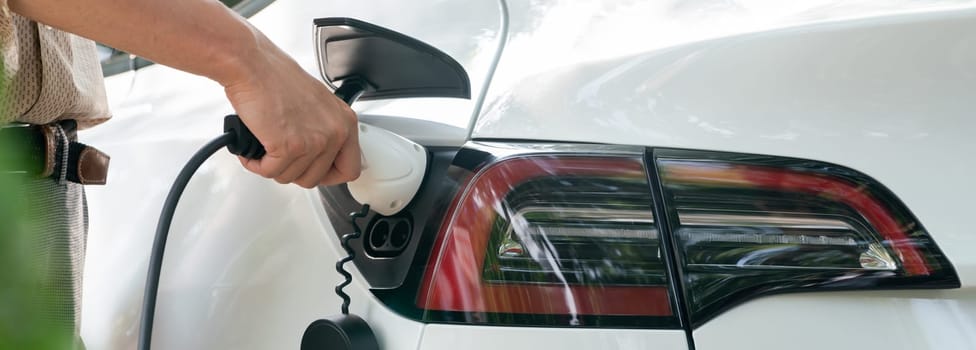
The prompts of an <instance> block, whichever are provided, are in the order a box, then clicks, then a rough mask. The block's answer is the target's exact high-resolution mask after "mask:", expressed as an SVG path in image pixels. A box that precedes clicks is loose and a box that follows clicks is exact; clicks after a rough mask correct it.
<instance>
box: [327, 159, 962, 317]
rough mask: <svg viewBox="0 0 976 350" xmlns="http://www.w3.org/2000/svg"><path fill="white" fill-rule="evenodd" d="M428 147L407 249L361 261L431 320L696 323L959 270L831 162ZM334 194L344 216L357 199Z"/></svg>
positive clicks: (937, 279)
mask: <svg viewBox="0 0 976 350" xmlns="http://www.w3.org/2000/svg"><path fill="white" fill-rule="evenodd" d="M431 159H433V160H434V161H433V162H432V164H433V165H432V166H431V169H430V170H429V171H430V172H429V176H431V180H429V181H428V182H427V183H425V185H424V186H425V189H424V191H422V193H421V196H420V197H419V199H418V200H415V201H414V203H412V204H411V205H410V206H409V207H408V208H407V211H406V212H404V213H401V214H398V215H399V216H402V217H401V218H400V219H402V220H407V221H409V222H411V223H412V224H413V225H412V230H413V231H412V232H411V234H410V235H408V236H407V237H410V238H409V242H406V243H404V245H403V246H404V249H403V253H402V254H400V255H394V256H380V255H379V254H375V253H374V252H371V251H370V250H368V249H365V248H363V250H362V253H363V254H359V255H358V256H357V260H355V261H354V262H355V263H356V266H357V267H358V268H359V269H360V271H363V275H364V276H365V277H366V280H367V281H368V282H369V283H370V285H371V287H372V288H373V290H372V291H373V294H374V295H376V296H377V297H378V298H379V299H380V300H382V301H383V303H384V304H385V305H387V306H389V307H391V308H393V309H394V310H396V311H397V312H399V313H400V314H401V315H404V316H405V317H409V318H411V319H415V320H420V321H423V322H437V323H463V324H490V325H528V326H583V327H625V328H633V327H640V328H664V329H677V328H685V329H686V330H687V329H690V328H691V327H697V326H698V325H701V324H703V323H704V322H706V321H708V320H709V319H710V318H712V317H714V316H715V315H718V314H719V313H721V312H722V311H724V310H726V309H728V308H731V307H734V306H735V305H737V304H739V303H742V302H744V301H747V300H750V299H753V298H756V297H758V296H761V295H767V294H771V293H783V292H814V291H822V290H865V289H900V288H913V289H918V288H932V289H935V288H958V287H959V285H960V283H959V277H958V276H957V275H956V273H955V271H954V269H953V268H952V265H951V264H950V263H949V261H948V259H947V258H946V257H945V256H944V255H943V254H942V252H941V251H940V250H939V248H938V246H936V244H935V242H934V241H933V240H932V238H931V236H929V234H928V233H927V232H926V231H925V229H924V228H923V227H922V225H921V223H919V221H918V220H917V219H915V218H914V217H913V216H912V214H911V212H910V211H909V210H908V208H906V207H905V205H904V204H902V203H901V202H900V201H899V200H898V199H897V198H896V197H895V196H894V195H893V194H892V193H891V192H889V191H888V190H887V189H885V187H884V186H882V185H881V184H880V183H878V182H877V181H875V180H874V179H872V178H870V177H868V176H865V175H863V174H861V173H859V172H857V171H855V170H852V169H848V168H845V167H842V166H838V165H834V164H827V163H822V162H816V161H810V160H801V159H791V158H783V157H771V156H759V155H745V154H733V153H724V152H707V151H687V150H670V149H648V148H643V147H626V146H601V145H552V144H503V143H481V142H474V143H471V144H469V145H467V146H466V147H465V148H463V149H461V150H460V151H458V150H446V151H442V152H441V153H435V154H434V155H433V156H432V157H431ZM438 181H439V182H438ZM325 194H326V195H329V197H328V198H329V199H328V200H327V203H328V205H329V206H330V208H332V209H331V210H330V211H329V214H330V217H331V218H332V220H334V223H340V224H342V223H347V222H348V221H347V217H346V216H345V215H346V213H349V212H351V211H354V210H356V208H358V207H359V204H358V203H355V201H354V200H353V199H352V198H351V197H350V196H349V195H348V192H347V191H345V189H344V188H341V187H334V188H330V189H329V190H328V191H327V192H325ZM381 219H383V218H380V217H379V215H378V214H373V215H372V216H371V217H368V218H366V219H364V220H363V221H365V222H369V223H370V224H369V227H370V228H375V225H380V224H382V223H383V222H384V221H383V220H381ZM346 226H347V227H342V226H341V225H340V226H337V228H336V232H349V230H350V229H351V228H350V227H348V224H346ZM376 231H382V232H387V231H388V229H383V230H376ZM369 232H372V231H370V230H367V236H368V235H369ZM364 238H365V241H366V242H372V241H371V240H370V238H374V239H375V238H377V237H364ZM379 238H382V237H379Z"/></svg>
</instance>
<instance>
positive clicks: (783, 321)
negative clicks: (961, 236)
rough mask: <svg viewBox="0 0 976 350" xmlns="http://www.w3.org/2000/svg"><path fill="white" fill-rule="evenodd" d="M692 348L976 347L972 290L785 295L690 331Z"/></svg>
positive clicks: (975, 296)
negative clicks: (692, 342) (692, 339)
mask: <svg viewBox="0 0 976 350" xmlns="http://www.w3.org/2000/svg"><path fill="white" fill-rule="evenodd" d="M694 335H695V345H696V349H703V350H708V349H723V350H725V349H729V350H735V349H796V350H822V349H886V350H887V349H890V350H917V349H953V350H972V349H976V293H974V291H973V290H972V289H956V290H938V291H889V292H869V293H861V292H844V293H840V292H836V293H810V294H787V295H779V296H773V297H766V298H763V299H759V300H756V301H752V302H748V303H745V304H743V305H739V306H737V307H735V308H733V309H731V310H729V311H728V312H726V313H724V314H722V315H721V316H719V317H717V318H715V319H713V320H711V321H709V322H708V323H706V324H705V325H703V326H701V327H700V328H698V329H697V330H695V333H694Z"/></svg>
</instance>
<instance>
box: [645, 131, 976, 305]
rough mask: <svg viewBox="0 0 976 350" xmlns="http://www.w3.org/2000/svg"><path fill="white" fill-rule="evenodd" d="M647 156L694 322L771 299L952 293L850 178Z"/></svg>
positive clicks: (917, 235)
mask: <svg viewBox="0 0 976 350" xmlns="http://www.w3.org/2000/svg"><path fill="white" fill-rule="evenodd" d="M655 155H656V157H655V160H656V167H657V170H658V173H659V179H660V184H661V187H662V193H663V195H664V202H665V203H666V206H667V209H668V210H667V212H668V221H669V223H670V230H671V232H672V233H673V236H674V237H675V242H676V248H677V249H676V250H677V253H678V254H677V255H678V256H679V259H680V264H681V266H682V270H683V277H684V285H685V290H686V292H687V295H688V300H687V302H688V305H689V309H690V310H689V311H690V313H691V319H692V320H693V322H694V323H701V322H704V321H705V320H706V319H707V318H709V317H711V316H713V315H714V314H716V313H717V312H719V311H721V310H723V309H725V308H728V307H730V306H732V305H734V304H736V303H738V302H741V301H744V300H746V299H747V298H749V297H751V296H754V295H757V294H764V293H770V292H776V291H790V290H794V291H813V290H818V289H828V288H829V289H865V288H872V287H887V288H924V287H938V286H942V287H955V286H958V283H959V282H958V279H957V278H956V276H955V273H954V271H953V269H952V266H951V265H950V264H949V263H948V261H946V259H945V257H944V256H943V255H942V253H941V252H940V251H939V249H938V247H937V246H936V245H935V243H934V242H933V241H932V240H931V238H930V237H929V236H928V234H927V233H926V232H925V230H924V229H923V228H922V226H921V224H919V223H918V221H917V220H915V219H914V218H913V217H912V216H911V214H910V213H909V212H908V210H907V209H906V208H905V207H904V205H902V204H901V203H900V202H899V201H898V200H897V199H896V198H895V197H894V196H893V195H891V194H890V193H889V192H888V191H887V190H886V189H884V188H883V187H882V186H881V185H880V184H878V183H877V182H876V181H874V180H873V179H870V178H868V177H866V176H864V175H862V174H860V173H857V172H856V171H853V170H850V169H846V168H843V167H840V166H837V165H832V164H825V163H819V162H813V161H804V160H793V159H784V158H776V157H762V156H748V155H733V154H727V153H713V152H690V151H668V150H659V151H657V152H656V153H655Z"/></svg>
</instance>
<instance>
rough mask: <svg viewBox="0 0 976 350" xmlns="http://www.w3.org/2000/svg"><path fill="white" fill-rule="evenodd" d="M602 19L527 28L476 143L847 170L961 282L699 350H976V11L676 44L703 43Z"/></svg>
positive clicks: (566, 13) (619, 13)
mask: <svg viewBox="0 0 976 350" xmlns="http://www.w3.org/2000/svg"><path fill="white" fill-rule="evenodd" d="M557 3H558V2H557ZM791 4H792V2H791ZM590 5H591V8H585V9H580V8H578V7H577V8H573V7H571V6H568V5H565V6H563V5H562V3H558V4H554V5H551V6H548V7H543V6H538V7H532V8H530V9H528V10H527V11H526V12H525V13H523V14H520V13H518V12H513V15H512V25H511V27H512V33H511V34H510V36H509V43H508V45H507V46H506V51H505V52H504V55H503V56H502V59H501V62H500V64H499V67H498V70H497V73H496V76H495V79H494V80H493V82H492V84H493V85H492V88H491V89H490V90H489V95H488V98H487V104H486V109H485V110H484V112H483V113H482V114H481V115H480V116H479V118H478V120H477V122H476V125H475V128H474V130H473V137H474V138H475V139H486V140H487V139H506V140H511V139H523V140H552V141H576V142H595V143H611V144H631V145H645V146H652V147H674V148H689V149H705V150H719V151H733V152H743V153H755V154H766V155H779V156H788V157H798V158H807V159H814V160H819V161H826V162H831V163H836V164H840V165H844V166H847V167H850V168H853V169H856V170H858V171H860V172H862V173H865V174H867V175H869V176H871V177H873V178H875V179H876V180H878V181H879V182H880V183H882V184H883V185H884V186H886V187H887V188H889V189H890V190H891V191H892V192H893V193H894V194H895V195H896V196H897V197H898V198H899V199H900V200H901V201H903V202H904V203H905V204H906V205H907V206H908V208H909V209H910V210H911V211H912V212H913V213H914V214H915V215H916V216H917V217H918V219H919V221H920V222H921V223H922V225H923V226H924V227H925V228H926V230H927V231H928V232H929V233H930V234H931V235H932V237H934V239H935V241H936V242H937V244H938V245H939V247H940V248H941V249H942V251H943V252H944V253H945V254H946V255H947V256H948V258H949V260H950V261H951V262H952V263H953V265H954V267H955V269H956V270H957V272H958V274H959V276H960V279H961V281H962V285H963V287H962V288H961V289H956V290H938V291H931V290H930V291H863V292H844V293H806V294H791V295H780V296H771V297H762V298H759V299H756V300H753V301H750V302H747V303H745V304H742V305H739V306H737V307H734V308H732V309H731V310H729V311H727V312H726V313H725V314H723V315H720V316H719V317H717V318H715V319H713V320H711V321H709V322H707V323H705V324H704V325H702V326H700V327H699V328H698V329H696V330H695V332H694V339H695V341H696V348H697V349H698V350H712V349H779V348H796V349H825V348H830V349H835V348H836V349H847V348H891V349H974V348H976V339H974V334H976V316H974V315H976V254H974V253H973V252H974V251H976V232H974V228H973V225H972V221H971V220H972V219H971V218H972V212H973V209H974V205H973V204H972V198H976V182H974V181H973V174H974V173H976V161H974V158H973V155H976V142H974V141H973V137H972V133H973V130H976V118H973V111H974V110H976V89H974V88H973V87H974V86H976V65H974V64H973V62H976V36H974V35H973V33H976V10H974V9H972V8H953V9H939V10H924V11H915V10H908V11H903V12H897V11H896V12H897V13H889V14H885V15H880V16H874V15H871V16H864V17H862V18H846V19H831V20H823V21H817V20H813V21H807V22H808V23H801V24H797V25H782V26H779V27H777V26H776V25H771V28H767V29H762V30H752V29H755V28H752V29H749V30H743V34H736V35H728V34H725V35H727V36H721V37H718V36H709V35H708V34H707V33H705V34H702V35H699V36H698V38H700V39H701V40H687V42H685V43H679V44H674V43H673V42H669V41H668V39H667V35H669V33H671V34H672V35H674V36H676V37H688V36H689V35H690V34H688V33H689V32H692V33H694V32H695V31H706V29H701V28H696V27H694V26H686V27H670V28H669V27H668V26H658V27H655V26H654V25H653V24H646V25H645V26H644V27H641V26H639V25H635V24H634V23H631V22H634V20H630V19H629V18H632V17H640V16H639V15H638V14H627V13H624V12H626V10H627V6H640V5H633V4H629V5H620V6H617V7H614V6H610V5H607V6H602V7H601V6H599V5H594V4H590ZM648 6H654V5H648ZM784 6H785V5H784ZM838 6H841V5H838ZM533 11H535V12H534V13H533ZM587 11H589V12H587ZM702 12H703V13H704V12H707V11H702ZM540 13H541V14H540ZM703 16H704V15H703ZM628 21H630V22H628ZM707 24H708V23H707V22H702V23H701V25H707ZM725 24H728V22H724V21H722V20H721V18H719V19H717V20H716V21H715V22H714V25H717V26H721V25H725ZM635 28H642V29H644V31H641V30H635ZM655 28H657V29H665V30H667V29H670V30H671V31H670V32H664V33H662V32H656V31H653V29H655ZM559 29H563V30H559ZM691 36H694V35H691ZM662 37H663V38H662ZM543 63H548V64H543Z"/></svg>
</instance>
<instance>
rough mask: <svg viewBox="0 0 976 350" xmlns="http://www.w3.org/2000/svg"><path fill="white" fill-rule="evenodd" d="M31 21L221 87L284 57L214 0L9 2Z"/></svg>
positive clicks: (24, 0)
mask: <svg viewBox="0 0 976 350" xmlns="http://www.w3.org/2000/svg"><path fill="white" fill-rule="evenodd" d="M9 6H10V8H11V10H13V11H14V12H16V13H18V14H20V15H22V16H25V17H28V18H31V19H33V20H35V21H38V22H41V23H44V24H47V25H51V26H53V27H57V28H60V29H62V30H65V31H68V32H72V33H75V34H78V35H80V36H84V37H87V38H90V39H94V40H96V41H99V42H102V43H105V44H108V45H110V46H113V47H116V48H119V49H122V50H125V51H127V52H131V53H133V54H136V55H139V56H142V57H145V58H147V59H149V60H152V61H155V62H158V63H161V64H164V65H168V66H171V67H174V68H177V69H180V70H184V71H187V72H190V73H194V74H199V75H203V76H206V77H209V78H211V79H213V80H216V81H218V82H220V83H221V84H223V85H225V86H227V85H231V84H235V83H237V82H239V81H240V80H242V79H246V78H247V77H248V76H249V75H251V74H254V73H255V72H258V71H260V70H261V68H260V66H261V65H268V64H282V63H284V64H289V63H291V62H277V63H272V62H268V61H270V60H286V61H287V60H289V59H288V58H287V57H286V56H285V55H283V54H282V53H281V52H280V50H279V49H278V48H277V47H275V46H274V45H273V44H271V43H270V42H269V41H268V40H267V39H266V38H265V37H264V36H263V35H262V34H260V32H258V31H257V30H254V29H253V27H251V26H250V24H248V23H247V21H246V20H244V19H243V18H241V17H240V16H238V15H237V14H235V13H234V12H233V11H231V10H230V9H228V8H227V7H225V6H224V5H223V4H221V3H220V2H217V1H212V0H211V1H205V0H166V1H158V0H71V1H65V0H9Z"/></svg>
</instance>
